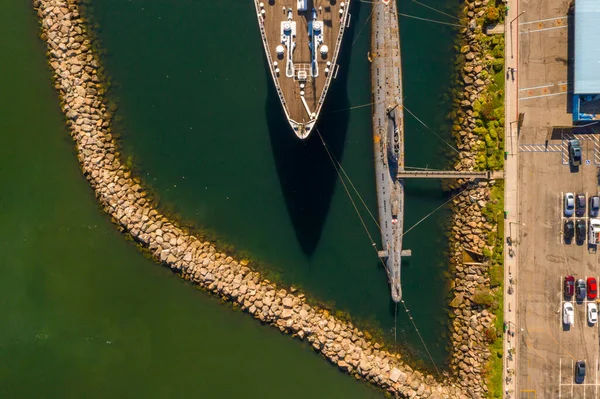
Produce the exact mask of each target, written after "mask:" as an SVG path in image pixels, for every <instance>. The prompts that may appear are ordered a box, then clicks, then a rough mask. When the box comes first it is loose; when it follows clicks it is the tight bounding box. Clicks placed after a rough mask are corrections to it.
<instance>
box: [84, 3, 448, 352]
mask: <svg viewBox="0 0 600 399" xmlns="http://www.w3.org/2000/svg"><path fill="white" fill-rule="evenodd" d="M430 3H431V4H429V3H428V4H429V5H431V6H433V7H436V8H439V9H442V10H445V11H446V12H450V13H451V12H453V10H452V4H454V3H452V2H449V1H447V0H437V1H432V2H430ZM253 7H254V6H253V4H252V2H240V1H239V0H223V1H219V2H204V1H202V2H199V1H192V0H183V1H178V2H176V3H165V2H160V1H155V0H133V1H129V2H123V1H120V0H102V1H99V0H92V1H91V13H90V14H89V15H91V16H92V17H93V21H94V23H95V24H96V32H97V35H98V37H99V39H100V40H101V47H102V48H103V49H104V50H105V54H104V55H103V61H104V65H105V67H106V70H107V73H108V75H109V76H110V77H111V79H112V87H111V91H110V94H111V97H112V98H113V99H114V100H115V102H116V103H117V104H118V107H119V108H118V112H117V118H116V130H117V133H118V134H119V135H120V138H121V141H122V146H123V152H124V154H125V156H126V157H127V158H128V160H129V162H130V163H131V164H132V165H133V166H134V168H135V171H136V173H137V174H138V175H140V176H141V177H142V178H143V179H144V181H145V182H146V184H147V185H148V186H149V187H151V189H152V190H153V191H154V192H155V193H156V196H157V198H158V200H159V203H160V206H161V207H162V208H163V209H166V210H167V211H168V212H170V213H171V214H173V215H177V216H178V217H179V218H181V220H183V221H185V222H186V223H190V224H192V225H194V226H196V227H198V228H200V229H202V230H203V231H206V232H209V233H210V234H211V236H212V237H214V238H216V239H217V240H218V241H219V243H220V244H221V245H222V246H231V248H234V249H235V250H236V251H237V252H238V253H239V254H241V255H245V256H249V257H251V258H252V259H253V260H256V261H258V262H259V263H260V267H261V268H262V269H263V270H266V271H267V272H268V273H267V276H268V277H269V278H272V279H276V280H278V281H281V282H283V283H284V284H287V285H294V286H296V287H300V288H301V289H302V290H304V291H305V292H306V293H308V294H309V295H310V296H311V297H313V298H316V299H317V300H318V301H320V302H321V303H323V304H324V305H326V306H329V307H331V308H332V309H335V310H337V311H341V312H346V313H349V314H350V315H351V316H352V317H353V318H354V319H355V320H357V321H358V322H360V323H361V324H364V325H368V326H370V328H372V329H374V330H378V331H381V332H382V333H383V334H384V336H385V338H386V340H387V341H388V342H390V343H392V344H393V342H394V337H396V341H397V342H398V344H399V345H401V346H402V347H404V348H406V349H407V350H408V351H409V352H411V353H413V354H414V355H415V356H416V357H418V358H420V359H423V360H424V361H427V362H429V359H428V356H427V355H426V353H425V351H424V348H423V346H422V344H421V341H420V339H419V337H418V336H417V334H416V333H415V330H414V328H413V326H412V324H410V322H409V320H408V318H407V316H406V313H405V312H404V310H402V311H400V310H398V311H397V312H396V309H395V306H394V303H393V302H392V301H391V299H390V294H389V287H388V284H387V279H386V274H385V271H384V269H383V266H382V264H381V263H380V262H379V260H378V258H377V256H376V252H375V248H374V247H373V245H372V244H373V242H372V241H371V240H370V238H369V236H371V237H372V238H373V240H374V242H375V243H376V244H377V245H379V242H380V241H379V237H378V229H377V227H376V225H375V223H374V221H373V220H372V219H371V217H370V215H369V214H368V212H366V210H365V208H364V207H363V206H362V204H361V199H362V200H363V201H364V203H365V204H366V205H367V207H368V209H369V210H370V211H372V212H373V211H374V210H376V199H375V184H374V169H373V158H372V157H373V155H372V135H371V120H370V112H371V110H370V106H369V105H368V104H369V102H370V101H371V100H370V99H371V94H370V78H369V73H370V64H369V62H368V59H367V53H368V50H369V41H370V26H369V24H368V23H366V22H367V20H368V18H369V14H370V12H371V7H370V5H369V4H367V3H361V2H358V1H354V2H352V6H351V7H352V12H351V13H352V26H351V28H350V29H349V30H348V31H347V34H348V35H347V36H346V38H345V43H344V46H343V49H342V53H341V56H340V64H341V67H340V72H339V74H338V78H337V79H336V80H335V81H334V83H333V85H332V87H331V89H330V92H329V96H328V99H327V102H326V104H325V106H324V109H323V112H322V115H321V118H320V121H319V123H318V125H317V130H316V131H314V132H313V134H312V135H311V137H309V139H308V140H306V141H300V140H298V139H297V138H296V136H295V135H294V134H293V132H292V131H291V130H290V129H289V126H288V124H287V122H286V121H285V118H284V115H283V112H282V110H281V106H280V104H279V101H278V98H277V96H276V93H275V92H274V89H273V84H272V82H271V81H270V76H269V75H268V73H267V71H266V68H265V57H264V54H263V48H262V44H261V41H260V36H259V32H258V28H257V21H256V17H255V15H254V8H253ZM399 10H400V12H401V13H403V14H409V15H416V16H420V17H426V18H433V19H437V20H439V19H444V20H446V21H449V22H454V21H453V20H452V19H450V18H448V17H445V16H443V15H439V14H436V13H434V12H433V11H431V10H429V9H427V8H424V7H422V6H420V5H418V4H417V3H410V4H404V3H402V4H399ZM440 17H442V18H440ZM400 26H401V42H402V46H403V48H402V52H403V69H404V70H403V73H404V95H405V105H406V108H407V109H408V110H410V111H411V112H413V113H414V114H415V115H417V116H418V117H419V118H420V119H421V120H422V121H423V122H424V123H425V124H427V126H429V128H431V129H432V130H434V131H435V132H436V133H438V134H439V135H441V136H442V137H445V138H448V136H449V126H448V125H447V124H445V120H444V117H445V114H446V113H447V112H448V111H449V107H450V103H449V102H448V101H447V100H446V101H443V100H442V95H443V94H445V93H447V90H448V87H449V82H450V77H451V69H452V60H453V55H454V53H453V48H452V40H453V34H454V32H453V31H452V28H450V27H448V26H446V25H441V24H435V23H430V22H424V21H420V20H415V19H410V18H402V17H401V18H400ZM405 118H406V123H405V131H406V134H405V137H406V145H405V148H406V164H407V165H408V166H416V167H426V166H427V167H431V168H436V167H437V168H441V167H443V166H445V164H446V162H447V161H448V157H447V154H446V152H445V148H447V147H446V145H445V144H443V143H442V142H441V141H440V139H438V138H437V137H436V136H434V135H433V134H432V133H431V132H429V131H428V129H426V128H425V127H424V126H423V125H422V124H420V123H419V122H417V121H416V120H415V119H414V118H412V117H411V116H410V115H408V113H406V112H405ZM319 134H320V135H321V136H322V137H323V139H324V141H325V142H326V143H327V145H328V147H329V148H330V150H331V152H332V153H333V154H334V156H335V158H336V159H337V160H338V161H340V162H341V164H342V166H343V168H344V171H345V172H346V173H347V175H348V176H349V177H350V178H351V180H352V183H353V185H354V186H355V187H356V189H357V191H358V193H359V195H356V194H354V199H355V202H356V204H357V208H358V209H359V211H360V214H361V216H362V218H363V219H364V222H365V225H366V226H367V229H366V230H365V228H363V225H362V223H361V221H360V220H359V218H358V217H357V214H356V211H355V209H354V207H353V205H352V203H351V202H350V200H349V199H348V196H347V194H346V191H345V190H344V186H343V185H342V184H341V181H340V179H339V177H338V175H337V174H336V171H335V169H334V167H333V165H332V163H331V162H330V159H329V157H328V156H327V153H326V151H325V149H324V146H323V144H322V142H321V139H320V137H319ZM406 187H407V190H406V199H407V203H406V214H405V226H406V229H409V228H410V227H411V226H414V225H415V224H417V223H418V222H419V221H420V220H421V219H422V218H424V217H425V216H426V215H427V214H429V213H430V212H431V211H433V210H434V209H435V208H436V207H438V206H439V205H441V204H442V203H443V202H444V201H445V200H446V199H447V196H446V194H445V193H444V192H443V191H442V189H441V184H440V182H437V181H410V182H408V183H407V185H406ZM348 188H349V190H352V188H351V187H350V186H349V185H348ZM359 196H360V197H359ZM374 216H375V217H376V215H374ZM446 216H447V214H446V213H444V212H443V211H440V212H437V213H435V214H434V215H433V216H431V217H429V218H427V219H425V220H424V221H423V222H422V223H420V224H418V226H416V227H415V228H414V229H412V230H410V231H408V232H407V234H406V236H405V239H404V248H407V249H411V250H412V254H413V255H412V258H410V259H408V260H406V261H404V266H403V270H402V283H403V293H404V300H405V303H406V305H407V306H408V307H409V309H410V310H411V314H412V316H413V319H414V321H415V323H416V324H417V326H418V328H419V329H420V331H421V334H422V336H423V339H424V340H425V341H426V343H427V346H428V347H429V349H430V351H431V353H432V355H433V358H434V359H435V361H436V363H438V364H442V363H443V362H444V360H445V357H446V351H445V346H446V344H447V339H446V332H447V326H446V323H447V320H448V319H447V311H446V306H445V300H446V299H445V294H446V280H445V279H444V276H443V273H444V271H445V270H447V261H446V256H445V250H446V241H445V236H444V229H443V226H442V224H443V221H444V219H445V217H446ZM367 232H368V234H367ZM395 325H396V326H397V329H395V328H394V326H395Z"/></svg>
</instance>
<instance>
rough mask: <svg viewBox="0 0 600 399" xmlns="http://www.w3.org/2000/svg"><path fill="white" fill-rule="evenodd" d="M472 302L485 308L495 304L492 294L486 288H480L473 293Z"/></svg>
mask: <svg viewBox="0 0 600 399" xmlns="http://www.w3.org/2000/svg"><path fill="white" fill-rule="evenodd" d="M473 302H475V303H476V304H477V305H481V306H485V307H486V308H489V307H493V306H494V305H495V304H496V298H494V294H493V293H492V291H491V290H489V289H488V288H481V289H478V290H477V291H475V295H473Z"/></svg>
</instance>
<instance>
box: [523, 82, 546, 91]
mask: <svg viewBox="0 0 600 399" xmlns="http://www.w3.org/2000/svg"><path fill="white" fill-rule="evenodd" d="M552 86H554V83H552V84H549V85H542V86H532V87H525V88H523V89H519V91H527V90H535V89H543V88H544V87H552Z"/></svg>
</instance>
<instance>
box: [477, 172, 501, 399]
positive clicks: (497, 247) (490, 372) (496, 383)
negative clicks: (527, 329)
mask: <svg viewBox="0 0 600 399" xmlns="http://www.w3.org/2000/svg"><path fill="white" fill-rule="evenodd" d="M482 213H483V215H484V216H485V218H486V219H487V220H488V222H489V223H492V224H494V225H496V230H495V231H491V232H489V233H488V242H487V244H488V245H489V246H490V247H491V248H492V249H491V250H490V249H488V251H487V253H486V255H487V256H488V259H489V277H490V288H491V290H490V291H491V293H492V294H491V295H492V296H493V306H490V307H489V308H490V310H491V311H493V312H494V315H495V316H496V319H495V322H494V331H495V332H496V336H495V339H489V340H488V343H489V350H490V353H491V356H490V358H489V360H488V362H487V363H486V365H485V368H484V370H485V375H486V381H487V386H488V389H489V393H488V397H489V398H501V397H502V366H503V363H502V356H503V348H502V344H503V341H502V333H503V329H504V297H503V295H504V180H498V181H497V182H496V183H495V184H494V186H493V187H492V188H491V189H490V200H489V201H488V203H487V205H486V207H485V208H484V209H483V212H482ZM487 336H488V337H489V335H487Z"/></svg>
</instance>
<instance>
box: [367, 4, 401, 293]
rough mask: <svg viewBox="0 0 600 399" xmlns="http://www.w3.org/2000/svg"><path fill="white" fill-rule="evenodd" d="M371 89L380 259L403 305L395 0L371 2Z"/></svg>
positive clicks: (393, 289) (399, 131) (398, 52)
mask: <svg viewBox="0 0 600 399" xmlns="http://www.w3.org/2000/svg"><path fill="white" fill-rule="evenodd" d="M371 15H372V35H371V51H370V52H369V55H368V57H369V59H370V61H371V87H372V90H373V99H372V102H373V154H374V160H375V185H376V187H377V205H378V211H379V228H380V231H381V249H380V250H379V251H378V256H379V258H380V259H381V261H382V263H383V264H384V266H385V269H386V272H387V275H388V280H389V284H390V291H391V297H392V300H393V301H394V302H400V301H401V300H402V285H401V278H400V277H401V265H402V257H403V256H410V254H411V253H410V250H402V237H403V235H404V228H403V225H404V180H403V179H399V178H398V172H399V171H403V170H404V108H403V98H402V66H401V59H400V34H399V30H398V13H397V10H396V1H394V0H382V1H378V2H374V3H373V13H372V14H371Z"/></svg>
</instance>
